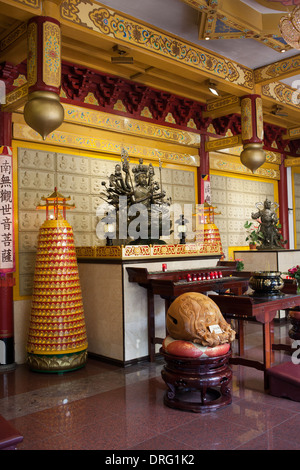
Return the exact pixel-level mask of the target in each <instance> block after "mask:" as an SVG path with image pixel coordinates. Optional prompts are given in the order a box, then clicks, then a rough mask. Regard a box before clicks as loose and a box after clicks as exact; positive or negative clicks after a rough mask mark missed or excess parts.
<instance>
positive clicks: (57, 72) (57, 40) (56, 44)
mask: <svg viewBox="0 0 300 470" xmlns="http://www.w3.org/2000/svg"><path fill="white" fill-rule="evenodd" d="M43 42H44V55H43V81H44V83H45V84H46V85H49V86H54V87H57V88H59V87H60V84H61V60H60V56H61V35H60V26H59V25H57V24H56V23H53V22H51V21H45V23H44V24H43Z"/></svg>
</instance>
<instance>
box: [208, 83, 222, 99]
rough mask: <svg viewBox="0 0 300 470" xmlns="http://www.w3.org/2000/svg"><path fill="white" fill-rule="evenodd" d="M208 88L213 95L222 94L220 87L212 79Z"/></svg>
mask: <svg viewBox="0 0 300 470" xmlns="http://www.w3.org/2000/svg"><path fill="white" fill-rule="evenodd" d="M208 89H209V91H210V92H211V93H212V94H213V95H215V96H220V93H219V90H218V87H217V85H216V84H215V83H214V82H211V81H209V82H208Z"/></svg>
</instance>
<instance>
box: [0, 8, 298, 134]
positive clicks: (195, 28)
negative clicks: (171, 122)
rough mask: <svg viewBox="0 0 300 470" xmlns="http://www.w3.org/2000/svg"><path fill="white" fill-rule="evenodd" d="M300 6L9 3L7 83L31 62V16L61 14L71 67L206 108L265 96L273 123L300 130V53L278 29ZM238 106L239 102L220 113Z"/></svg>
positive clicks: (1, 23)
mask: <svg viewBox="0 0 300 470" xmlns="http://www.w3.org/2000/svg"><path fill="white" fill-rule="evenodd" d="M298 3H300V0H163V1H162V0H151V1H150V2H149V1H148V0H126V1H124V0H103V1H102V2H97V1H95V0H90V1H84V0H43V1H42V0H0V64H2V70H1V68H0V73H1V74H2V75H0V79H1V77H2V79H3V78H5V74H13V73H15V69H14V67H16V66H17V65H18V64H20V63H22V62H24V61H26V55H27V52H26V23H27V21H28V20H29V18H31V17H32V16H35V15H48V16H55V17H58V19H59V20H60V22H61V25H62V58H63V61H64V62H66V63H69V64H78V65H80V66H83V67H87V68H90V69H93V70H96V71H100V72H102V73H108V74H112V75H116V76H120V77H122V78H124V79H128V80H131V81H135V82H137V83H141V84H144V85H147V86H149V87H153V88H154V89H160V90H165V91H168V92H171V93H173V94H175V95H179V96H183V97H186V98H189V99H193V100H195V101H199V102H202V103H211V102H212V101H215V100H216V99H217V100H221V101H222V100H224V99H227V98H230V97H231V96H237V97H241V96H243V95H245V94H249V93H260V94H261V95H262V98H263V106H264V115H265V116H264V117H265V120H266V121H268V122H270V123H272V124H276V125H279V126H282V127H285V128H287V129H289V128H294V127H297V126H299V116H300V97H298V92H297V91H295V89H296V88H297V87H299V88H300V86H299V85H300V52H299V51H298V50H293V49H291V48H290V47H289V46H288V45H287V44H286V43H285V42H284V40H283V38H281V36H280V31H279V28H278V23H279V20H280V18H281V17H282V16H283V15H285V14H286V13H287V12H289V11H291V10H292V8H293V7H294V6H295V5H297V4H298ZM208 37H209V40H207V39H206V38H208ZM112 58H115V59H113V60H112ZM122 61H123V62H122ZM121 62H122V63H121ZM3 64H5V66H4V65H3ZM209 81H212V82H214V83H215V84H216V85H217V86H218V89H219V92H220V96H219V97H218V98H216V97H214V96H213V95H212V94H211V92H210V91H209V89H208V82H209ZM291 85H293V87H292V86H291ZM221 101H220V102H221ZM235 110H236V111H237V105H236V104H234V105H232V104H231V105H230V106H229V107H227V108H226V106H225V108H224V107H223V108H222V109H221V110H220V111H218V110H215V111H214V112H215V114H216V115H217V114H218V113H219V115H221V114H222V113H224V112H227V113H228V112H234V111H235Z"/></svg>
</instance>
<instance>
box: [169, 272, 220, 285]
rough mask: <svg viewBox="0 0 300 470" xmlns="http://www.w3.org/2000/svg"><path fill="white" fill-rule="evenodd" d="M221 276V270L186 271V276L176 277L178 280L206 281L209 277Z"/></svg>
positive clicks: (218, 277)
mask: <svg viewBox="0 0 300 470" xmlns="http://www.w3.org/2000/svg"><path fill="white" fill-rule="evenodd" d="M222 277H223V273H222V271H210V272H203V273H201V272H199V273H188V274H187V275H186V276H184V277H181V276H179V277H178V281H179V282H198V281H206V280H211V279H221V278H222Z"/></svg>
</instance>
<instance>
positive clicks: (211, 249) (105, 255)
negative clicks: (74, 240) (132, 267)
mask: <svg viewBox="0 0 300 470" xmlns="http://www.w3.org/2000/svg"><path fill="white" fill-rule="evenodd" d="M76 254H77V257H78V258H93V259H97V258H98V259H120V260H122V259H132V258H134V259H138V258H142V259H155V258H162V257H163V258H174V257H179V258H180V257H182V256H199V255H211V254H216V255H220V254H221V253H220V245H219V244H217V243H215V244H213V243H211V244H209V243H206V244H203V243H188V244H186V245H180V244H174V245H126V246H123V245H122V246H79V247H77V248H76Z"/></svg>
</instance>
